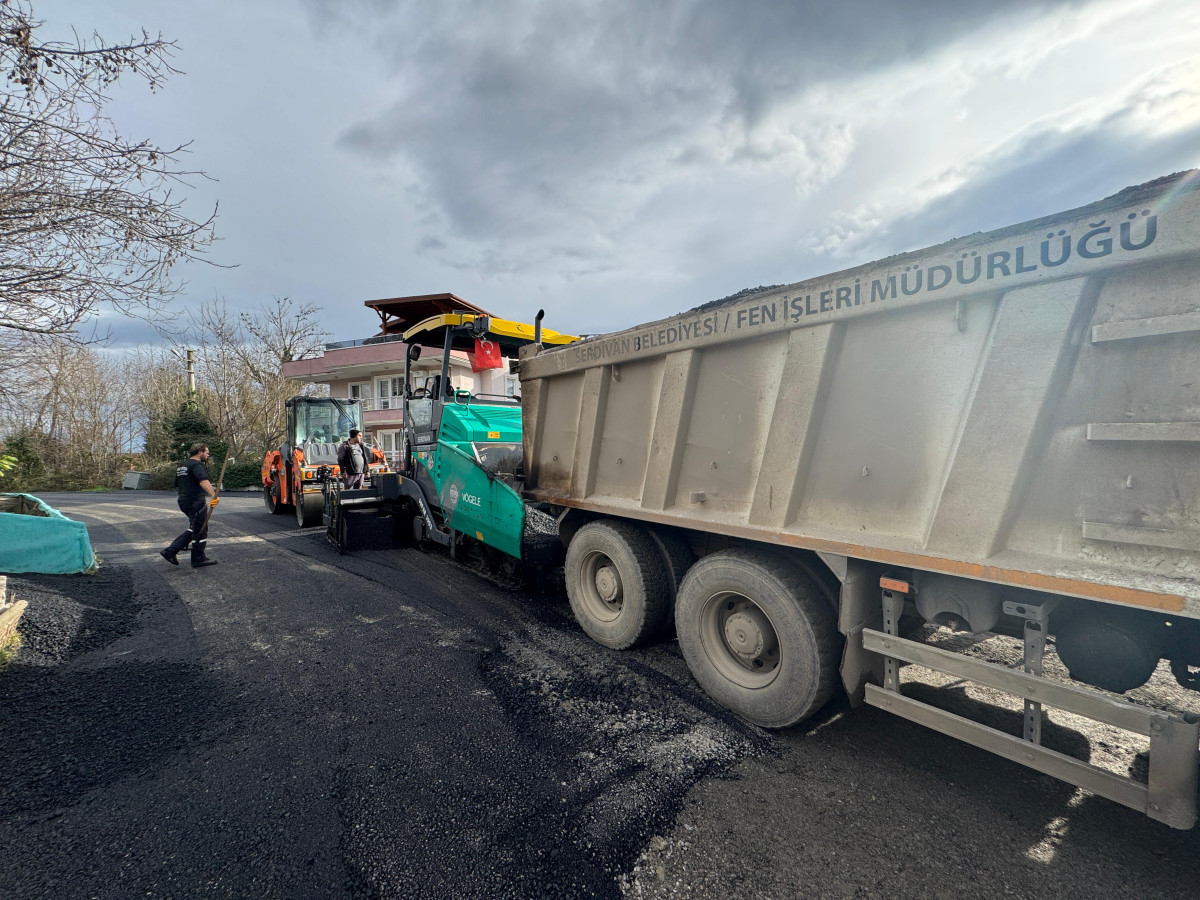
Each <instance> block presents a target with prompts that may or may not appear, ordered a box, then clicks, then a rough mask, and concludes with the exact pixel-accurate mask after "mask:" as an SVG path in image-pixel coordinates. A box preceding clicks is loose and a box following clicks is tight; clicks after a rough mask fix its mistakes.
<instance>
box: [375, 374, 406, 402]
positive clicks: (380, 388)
mask: <svg viewBox="0 0 1200 900" xmlns="http://www.w3.org/2000/svg"><path fill="white" fill-rule="evenodd" d="M375 391H376V394H375V396H376V398H377V399H378V401H379V408H380V409H393V408H395V409H399V408H400V399H399V398H400V397H401V396H402V395H403V393H404V379H403V378H377V379H376V380H375Z"/></svg>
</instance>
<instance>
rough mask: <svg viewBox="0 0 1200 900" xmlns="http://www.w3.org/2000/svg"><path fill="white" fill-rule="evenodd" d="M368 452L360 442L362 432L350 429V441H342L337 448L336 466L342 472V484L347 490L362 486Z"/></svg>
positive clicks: (368, 457)
mask: <svg viewBox="0 0 1200 900" xmlns="http://www.w3.org/2000/svg"><path fill="white" fill-rule="evenodd" d="M370 458H371V457H370V451H369V450H368V449H367V448H366V445H365V444H363V441H362V432H361V431H359V430H358V429H357V428H351V429H350V440H348V441H342V443H341V445H340V446H339V447H338V455H337V460H338V466H339V467H340V468H341V470H342V484H343V485H345V487H346V488H347V489H348V490H353V489H354V488H360V487H362V486H363V478H364V477H365V476H366V474H367V460H369V459H370Z"/></svg>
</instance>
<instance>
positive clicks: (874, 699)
mask: <svg viewBox="0 0 1200 900" xmlns="http://www.w3.org/2000/svg"><path fill="white" fill-rule="evenodd" d="M882 582H883V583H882V584H881V587H882V588H883V631H877V630H875V629H872V628H866V629H864V630H863V632H862V636H863V647H864V649H865V650H868V651H871V652H874V653H878V654H880V655H882V656H883V657H884V679H883V681H884V683H883V686H882V687H880V686H878V685H874V684H868V685H866V702H867V703H868V704H870V705H871V706H874V707H877V708H879V709H882V710H885V711H887V712H891V713H895V714H896V715H898V716H900V717H901V718H905V719H908V720H909V721H912V722H916V723H918V724H920V725H924V726H926V727H928V728H932V729H933V730H935V731H939V732H941V733H942V734H945V735H949V736H950V737H954V738H957V739H959V740H961V741H965V742H966V743H968V744H971V745H973V746H975V747H979V748H980V749H982V750H987V751H989V752H991V753H995V754H996V755H998V756H1002V757H1004V758H1005V759H1008V760H1010V761H1012V762H1015V763H1018V764H1019V765H1023V766H1027V767H1029V768H1031V769H1035V770H1037V771H1039V772H1042V773H1043V774H1046V775H1051V776H1053V777H1055V778H1058V779H1060V780H1062V781H1065V782H1067V783H1068V784H1073V785H1075V786H1076V787H1080V788H1083V789H1084V790H1087V791H1090V792H1091V793H1093V794H1096V795H1098V796H1101V797H1106V798H1107V799H1109V800H1113V801H1115V802H1117V803H1120V804H1122V805H1124V806H1128V807H1130V808H1131V809H1135V810H1138V811H1140V812H1143V813H1145V814H1146V815H1147V816H1149V817H1150V818H1151V819H1155V820H1157V821H1159V822H1162V823H1164V824H1166V825H1169V826H1171V827H1172V828H1180V829H1189V828H1191V827H1192V826H1194V825H1195V824H1196V817H1197V812H1196V787H1197V766H1198V765H1200V749H1198V748H1200V716H1196V715H1188V714H1185V715H1182V716H1175V715H1169V714H1167V713H1164V712H1161V711H1159V710H1154V709H1148V708H1145V707H1142V706H1137V705H1135V704H1133V703H1129V702H1127V701H1119V700H1113V699H1110V698H1109V697H1106V696H1104V695H1102V694H1100V693H1098V692H1096V691H1093V690H1089V689H1087V688H1083V687H1078V686H1075V685H1068V684H1060V683H1058V682H1055V681H1050V680H1048V679H1046V678H1043V677H1042V676H1041V668H1042V657H1043V654H1044V652H1045V647H1046V624H1047V619H1048V617H1049V613H1050V609H1051V608H1052V606H1051V605H1050V604H1052V603H1053V602H1054V601H1052V600H1051V601H1048V603H1046V604H1043V605H1042V606H1040V607H1039V606H1034V605H1031V604H1009V603H1006V604H1005V612H1007V613H1009V614H1010V615H1017V616H1019V617H1021V618H1024V619H1025V652H1024V671H1016V670H1013V669H1008V668H1005V667H1004V666H1000V665H996V664H995V663H988V662H983V661H981V660H976V659H971V658H969V657H965V656H962V655H960V654H957V653H952V652H950V651H947V650H943V649H941V648H938V647H931V646H929V645H928V644H923V643H920V642H917V641H912V640H908V639H905V638H902V637H900V636H899V623H900V615H901V613H902V612H903V609H904V599H905V597H906V596H908V594H909V593H910V592H911V588H910V587H909V586H908V585H907V584H906V583H903V582H897V581H895V580H893V579H888V578H885V579H883V580H882ZM902 662H906V663H913V664H916V665H920V666H924V667H926V668H929V669H932V670H934V671H937V672H941V673H944V674H947V675H952V676H954V677H957V678H962V679H966V680H969V681H972V682H975V683H977V684H980V685H984V686H987V687H991V688H995V689H997V690H1000V691H1004V692H1006V693H1009V694H1014V695H1016V696H1018V697H1021V698H1023V700H1024V701H1025V719H1024V735H1023V736H1022V737H1016V736H1014V735H1011V734H1008V733H1007V732H1004V731H1000V730H998V729H995V728H991V727H989V726H986V725H981V724H979V723H978V722H974V721H972V720H971V719H967V718H964V717H962V716H958V715H955V714H953V713H949V712H946V711H945V710H942V709H939V708H937V707H935V706H931V705H929V704H927V703H922V702H920V701H918V700H914V699H912V698H911V697H906V696H904V695H903V694H902V693H901V690H900V688H901V684H900V664H901V663H902ZM1043 705H1045V706H1050V707H1053V708H1055V709H1061V710H1064V711H1066V712H1070V713H1074V714H1075V715H1079V716H1083V717H1085V718H1089V719H1092V720H1094V721H1097V722H1103V723H1105V724H1107V725H1110V726H1113V727H1115V728H1120V729H1123V730H1125V731H1130V732H1133V733H1136V734H1140V735H1143V736H1145V737H1149V738H1150V753H1149V760H1150V774H1149V781H1148V783H1147V784H1142V783H1141V782H1138V781H1135V780H1133V779H1130V778H1123V777H1121V776H1119V775H1116V774H1114V773H1112V772H1109V771H1107V770H1105V769H1101V768H1099V767H1097V766H1093V765H1092V764H1091V763H1088V762H1084V761H1082V760H1079V759H1075V758H1074V757H1071V756H1067V755H1066V754H1063V753H1059V752H1058V751H1055V750H1051V749H1049V748H1047V747H1043V746H1042V745H1041V737H1042V734H1041V723H1042V719H1043V716H1044V712H1043V709H1042V707H1043Z"/></svg>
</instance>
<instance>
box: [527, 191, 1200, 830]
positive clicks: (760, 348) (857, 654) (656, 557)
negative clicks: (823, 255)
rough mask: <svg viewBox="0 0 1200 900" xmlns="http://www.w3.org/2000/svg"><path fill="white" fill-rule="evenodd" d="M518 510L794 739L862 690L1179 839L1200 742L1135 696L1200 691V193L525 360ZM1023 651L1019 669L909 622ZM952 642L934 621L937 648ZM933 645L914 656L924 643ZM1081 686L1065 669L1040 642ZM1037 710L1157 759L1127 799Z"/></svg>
mask: <svg viewBox="0 0 1200 900" xmlns="http://www.w3.org/2000/svg"><path fill="white" fill-rule="evenodd" d="M519 372H520V377H521V391H522V395H523V396H522V412H523V416H522V428H523V433H522V442H523V454H522V457H523V458H522V467H523V470H522V472H521V482H522V484H521V490H522V492H523V496H524V498H525V499H526V501H527V502H530V503H540V504H548V505H550V507H551V508H552V509H553V510H555V511H556V512H557V515H558V528H559V534H560V538H561V540H562V541H563V543H564V544H565V551H566V552H565V557H566V558H565V572H564V577H565V580H566V587H567V592H568V596H569V600H570V605H571V608H572V610H573V612H574V614H575V617H576V618H577V620H578V621H579V624H580V625H581V626H582V628H583V629H584V631H586V632H587V633H588V634H589V635H590V636H591V637H593V638H594V639H595V640H597V641H599V642H600V643H601V644H604V645H606V646H608V647H612V648H614V649H623V648H626V647H631V646H635V645H637V644H639V643H643V642H645V641H648V640H651V639H653V638H655V637H656V636H657V635H661V634H663V633H664V631H665V630H666V629H668V628H669V627H671V623H672V622H673V625H674V629H675V631H676V633H677V634H678V639H679V645H680V648H681V650H682V653H683V656H684V659H685V660H686V662H687V665H688V667H689V669H690V670H691V673H692V674H693V676H694V677H695V678H696V680H697V681H698V682H699V684H700V685H701V686H702V687H703V688H704V690H705V691H706V692H707V693H708V694H709V695H711V696H712V697H713V698H714V699H715V700H716V701H718V702H719V703H721V704H723V705H724V706H726V707H728V708H729V709H731V710H733V711H734V712H735V713H737V714H738V715H740V716H742V717H744V718H745V719H747V720H749V721H750V722H753V723H757V724H759V725H762V726H765V727H772V728H775V727H783V726H788V725H791V724H793V723H796V722H799V721H801V720H803V719H805V718H806V717H808V716H810V715H811V714H812V713H814V712H815V711H816V710H817V709H818V708H820V707H821V706H822V705H823V704H824V703H825V702H826V701H827V700H829V698H830V697H831V695H832V694H833V692H834V691H835V689H836V688H837V687H838V686H839V683H840V686H841V687H842V688H843V689H844V690H845V691H846V693H847V694H848V695H849V697H850V698H851V701H852V703H854V704H855V705H857V704H861V703H866V704H869V705H871V706H874V707H878V708H880V709H883V710H887V711H890V712H892V713H894V714H896V715H899V716H902V717H904V718H907V719H910V720H912V721H914V722H918V723H921V724H923V725H925V726H928V727H929V728H932V729H935V730H937V731H940V732H942V733H944V734H948V735H951V736H953V737H956V738H959V739H961V740H964V741H967V742H969V743H971V744H974V745H976V746H978V747H982V748H984V749H986V750H989V751H991V752H993V753H996V754H999V755H1001V756H1003V757H1006V758H1008V759H1010V760H1013V761H1015V762H1017V763H1019V764H1022V765H1026V766H1029V767H1031V768H1034V769H1037V770H1039V771H1041V772H1043V773H1047V774H1050V775H1052V776H1055V777H1057V778H1060V779H1063V780H1065V781H1067V782H1070V783H1072V784H1075V785H1077V786H1080V787H1083V788H1085V789H1086V790H1088V791H1091V792H1093V793H1095V794H1098V795H1101V796H1104V797H1108V798H1110V799H1112V800H1115V801H1117V802H1118V803H1122V804H1124V805H1126V806H1129V807H1132V808H1135V809H1137V810H1141V811H1143V812H1145V813H1146V814H1147V815H1149V816H1150V817H1151V818H1154V819H1157V820H1159V821H1162V822H1164V823H1166V824H1168V825H1170V826H1173V827H1176V828H1190V827H1192V826H1193V825H1194V823H1195V821H1196V788H1197V764H1198V756H1197V747H1198V743H1200V724H1198V722H1200V718H1198V717H1197V716H1195V715H1191V714H1188V713H1183V712H1175V713H1168V712H1164V711H1161V710H1158V709H1152V708H1148V707H1146V706H1141V705H1137V704H1134V703H1131V702H1129V701H1127V700H1126V699H1124V698H1123V697H1121V696H1120V694H1122V693H1123V692H1125V691H1128V690H1131V689H1133V688H1135V687H1137V686H1138V685H1141V684H1143V683H1145V682H1146V680H1147V679H1148V678H1150V676H1151V674H1152V673H1153V672H1154V671H1155V669H1156V667H1157V666H1159V664H1160V661H1163V660H1166V661H1167V662H1168V663H1169V665H1170V667H1171V670H1172V672H1173V673H1174V675H1175V677H1176V678H1177V679H1178V681H1179V683H1180V684H1181V685H1183V686H1184V687H1189V688H1192V689H1195V688H1196V687H1197V676H1196V668H1197V667H1198V666H1200V580H1198V578H1200V177H1198V174H1197V172H1188V173H1184V174H1180V175H1175V176H1170V177H1166V178H1162V179H1159V180H1157V181H1154V182H1151V183H1148V184H1145V185H1141V186H1139V187H1136V188H1131V189H1126V190H1124V191H1122V192H1120V193H1118V194H1116V195H1115V196H1112V197H1110V198H1108V199H1106V200H1103V201H1100V202H1097V203H1094V204H1092V205H1089V206H1085V207H1082V208H1079V209H1074V210H1071V211H1069V212H1063V213H1060V214H1056V215H1050V216H1046V217H1045V218H1041V219H1037V220H1034V221H1030V222H1025V223H1023V224H1020V225H1016V226H1013V227H1009V228H1003V229H1000V230H997V231H992V232H988V233H985V234H974V235H971V236H968V237H964V238H959V239H957V240H952V241H949V242H947V243H943V244H940V245H938V246H934V247H930V248H928V249H924V250H919V251H916V252H909V253H903V254H900V255H897V256H892V257H889V258H887V259H883V260H880V261H878V262H874V263H870V264H867V265H862V266H858V267H856V268H852V269H848V270H846V271H841V272H837V273H835V274H832V275H829V276H826V277H822V278H815V279H811V280H807V281H802V282H799V283H797V284H791V285H787V286H786V287H780V288H774V289H770V290H767V291H764V292H760V293H756V294H753V295H751V296H747V297H743V298H741V299H738V300H736V301H734V302H730V303H719V302H718V303H714V304H708V305H705V306H701V307H698V308H696V309H693V310H691V311H689V312H687V313H683V314H681V315H677V316H674V317H672V318H668V319H663V320H660V321H656V322H653V323H649V324H646V325H642V326H638V327H635V328H630V329H627V330H625V331H621V332H617V333H612V334H604V335H600V336H595V337H592V338H590V339H587V340H584V341H580V342H576V343H570V344H566V345H562V346H551V345H548V344H546V343H544V342H538V341H536V340H535V341H534V342H533V343H531V344H530V345H529V346H527V347H526V348H524V349H523V350H522V351H521V358H520V363H519ZM914 618H915V619H916V621H917V622H918V623H922V622H923V623H930V625H937V626H945V627H949V628H952V629H955V630H959V631H963V632H971V633H975V634H988V633H995V632H999V633H1003V634H1008V635H1010V636H1012V637H1015V638H1019V639H1021V641H1022V643H1021V645H1020V646H1022V647H1023V649H1024V659H1023V665H1021V666H1020V667H1019V668H1013V667H1006V666H1000V665H996V664H993V663H989V662H984V661H981V660H978V659H974V658H971V657H969V656H966V655H963V654H961V653H957V652H952V651H950V650H947V649H945V648H944V647H939V646H934V645H933V644H932V643H931V642H928V641H924V640H919V639H915V638H914V633H913V630H911V629H908V628H907V627H903V626H902V624H901V623H902V619H904V621H912V620H913V619H914ZM929 627H930V626H929V625H923V626H922V628H923V629H924V631H925V632H927V631H928V629H929ZM922 633H924V632H922V630H921V629H917V630H916V634H917V636H919V635H920V634H922ZM1048 637H1053V644H1054V649H1055V651H1056V653H1057V655H1058V657H1059V659H1060V660H1061V662H1062V663H1063V664H1064V665H1065V666H1066V668H1067V669H1068V670H1069V672H1070V675H1071V679H1072V680H1070V681H1068V680H1067V679H1065V678H1059V679H1052V678H1049V677H1045V676H1044V675H1042V674H1041V672H1042V664H1043V659H1044V655H1045V653H1046V646H1047V638H1048ZM908 664H916V665H919V666H922V667H925V668H927V669H932V670H934V671H936V672H940V673H945V674H948V675H951V676H954V677H955V678H957V679H962V680H966V681H971V682H974V683H976V684H979V685H984V686H987V687H989V688H993V689H996V690H1000V691H1004V692H1006V693H1008V694H1010V695H1012V696H1013V697H1014V698H1016V699H1017V702H1018V704H1019V703H1020V701H1021V700H1022V699H1023V701H1024V716H1023V720H1022V721H1023V723H1024V731H1023V733H1022V734H1020V735H1017V734H1010V733H1007V732H1005V731H1001V730H998V729H996V728H993V727H990V726H988V725H986V724H982V723H980V722H976V721H974V720H972V719H968V718H965V717H962V716H959V715H956V714H952V713H950V712H947V711H945V710H943V709H940V708H938V707H936V706H934V705H932V704H929V703H925V702H921V701H919V700H918V699H916V698H914V697H913V696H910V695H908V694H906V693H905V692H904V691H903V690H901V667H902V666H904V665H908ZM1044 707H1051V708H1055V709H1059V710H1064V711H1067V712H1070V713H1073V714H1076V715H1080V716H1084V717H1088V718H1090V719H1093V720H1096V721H1100V722H1104V723H1107V724H1109V725H1111V726H1114V727H1117V728H1122V729H1125V730H1127V731H1131V732H1134V733H1138V734H1141V735H1143V736H1144V737H1146V738H1148V744H1149V775H1148V779H1147V780H1145V781H1142V780H1136V779H1132V778H1126V777H1123V776H1121V775H1118V774H1115V773H1113V772H1110V771H1108V770H1105V769H1102V768H1099V767H1096V766H1094V765H1091V764H1090V763H1089V762H1086V761H1083V760H1080V759H1076V758H1074V757H1072V756H1069V755H1066V754H1063V753H1060V752H1057V751H1055V750H1053V749H1050V748H1048V747H1044V746H1042V741H1041V728H1042V722H1043V715H1044Z"/></svg>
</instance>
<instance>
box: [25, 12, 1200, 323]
mask: <svg viewBox="0 0 1200 900" xmlns="http://www.w3.org/2000/svg"><path fill="white" fill-rule="evenodd" d="M35 4H36V5H35V12H36V13H37V14H38V16H39V17H40V18H43V19H45V20H47V27H46V30H45V34H46V35H47V36H49V35H51V34H61V33H62V31H63V29H64V28H66V27H68V26H71V25H73V26H74V27H75V28H77V29H78V30H80V31H81V32H89V31H91V30H92V29H93V28H94V29H98V30H99V31H100V33H101V34H102V35H103V36H104V37H105V38H106V39H108V40H110V41H116V40H119V39H123V38H125V37H127V36H128V35H129V34H131V33H135V32H138V31H140V29H141V28H143V27H144V28H145V29H147V30H148V31H150V32H151V33H152V34H153V33H156V32H159V31H161V32H162V33H163V35H164V36H165V37H166V38H168V39H170V40H174V41H177V42H178V44H179V51H178V53H177V54H176V57H175V64H176V65H177V66H178V68H180V69H182V70H183V71H184V72H185V73H186V74H184V75H180V76H178V77H176V78H174V79H172V80H171V81H170V82H168V84H167V85H166V87H165V89H164V90H162V91H160V92H158V93H156V94H150V93H149V91H148V90H146V89H145V88H144V87H143V86H142V85H141V84H138V83H136V82H133V81H129V82H126V83H123V84H122V85H121V86H119V88H118V89H117V92H116V95H117V102H116V103H115V104H114V106H113V107H112V109H111V113H112V115H113V118H114V119H115V120H116V122H117V125H118V128H119V129H120V130H121V131H122V132H123V133H124V134H125V135H126V136H130V137H151V138H153V139H155V140H157V141H160V142H162V143H164V144H167V143H172V142H180V141H186V140H191V141H192V142H193V144H192V156H191V158H190V159H189V160H188V163H189V165H192V166H194V167H196V168H200V169H203V170H204V171H205V172H207V173H208V174H209V175H210V176H211V177H212V178H213V179H215V181H212V182H197V183H196V185H195V187H194V189H193V190H192V191H191V192H190V197H191V202H193V203H194V204H195V214H196V215H203V210H204V209H205V208H206V207H208V206H211V204H212V203H214V202H217V201H219V203H220V218H219V220H218V233H219V235H220V237H221V239H222V240H221V242H220V243H218V244H217V245H215V247H214V249H213V251H212V253H211V256H212V258H213V259H214V260H215V261H217V262H220V263H224V264H229V265H235V266H236V268H228V269H218V268H213V267H209V266H203V265H199V266H198V265H194V264H193V265H189V266H188V267H187V269H186V271H185V272H184V273H183V274H184V276H185V277H186V278H187V279H188V281H189V289H188V293H187V297H188V298H189V300H190V301H194V302H199V301H201V300H203V299H205V298H209V297H212V296H214V295H215V294H219V295H221V296H223V297H224V298H225V299H226V300H227V301H228V302H229V303H230V304H231V305H234V306H235V307H243V306H245V307H249V306H254V305H256V304H257V303H258V302H260V301H261V300H264V299H269V298H270V297H272V296H290V297H292V298H295V299H297V300H303V301H313V302H316V303H317V304H319V305H320V306H321V307H322V308H323V313H322V315H323V317H324V320H325V323H326V327H327V329H328V331H329V332H330V339H331V340H344V339H349V338H358V337H366V336H369V335H370V334H373V333H374V332H375V331H376V330H377V328H378V320H377V319H376V318H375V316H374V314H373V313H371V312H370V311H369V310H366V309H365V308H364V307H363V305H362V304H363V301H365V300H370V299H374V298H379V297H393V296H402V295H408V294H422V293H434V292H442V291H450V292H452V293H455V294H457V295H458V296H460V297H463V298H464V299H467V300H470V301H471V302H473V303H476V304H478V305H480V306H483V307H485V308H488V309H490V310H491V311H493V312H495V313H497V314H499V315H503V316H506V317H509V318H516V319H522V320H532V317H533V315H534V313H535V312H536V310H537V309H538V308H539V307H544V308H545V309H546V312H547V322H546V324H547V326H548V327H550V328H554V329H556V330H560V331H567V332H573V333H593V332H602V331H614V330H618V329H621V328H626V327H629V326H632V325H636V324H639V323H641V322H646V321H650V320H652V319H655V318H660V317H662V316H666V315H671V314H673V313H676V312H680V311H682V310H685V309H688V308H690V307H693V306H695V305H697V304H699V303H703V302H705V301H708V300H713V299H716V298H719V297H723V296H726V295H728V294H731V293H734V292H735V291H738V290H740V289H742V288H746V287H753V286H757V285H760V284H776V283H790V282H795V281H800V280H802V279H805V278H811V277H816V276H819V275H823V274H826V273H829V272H833V271H836V270H839V269H844V268H846V267H848V266H852V265H858V264H860V263H864V262H869V261H871V260H873V259H877V258H880V257H883V256H886V255H889V254H891V253H896V252H900V251H904V250H916V249H920V248H921V247H925V246H928V245H931V244H934V243H938V242H941V241H943V240H947V239H950V238H953V237H958V236H960V235H963V234H967V233H970V232H974V231H985V230H989V229H992V228H997V227H1001V226H1005V225H1010V224H1015V223H1017V222H1020V221H1024V220H1026V219H1030V218H1034V217H1036V216H1040V215H1044V214H1048V213H1053V212H1057V211H1059V210H1062V209H1067V208H1070V207H1073V206H1079V205H1082V204H1085V203H1088V202H1090V201H1093V200H1097V199H1100V198H1101V197H1104V196H1108V195H1110V194H1112V193H1114V192H1116V191H1118V190H1120V189H1121V188H1123V187H1125V186H1127V185H1130V184H1136V183H1140V182H1143V181H1148V180H1150V179H1152V178H1155V177H1157V176H1160V175H1165V174H1168V173H1170V172H1174V171H1178V170H1180V169H1187V168H1192V167H1195V166H1197V165H1200V3H1196V2H1183V0H1115V2H1114V0H1094V2H1082V0H1080V2H1062V3H1054V2H1015V0H1007V2H999V3H998V2H995V0H905V2H900V0H841V2H838V0H825V2H816V0H811V2H799V0H786V2H736V0H700V2H670V0H661V2H652V0H603V2H601V0H514V2H508V0H487V2H483V0H480V2H474V0H432V2H405V0H240V2H233V0H214V2H208V3H179V2H168V0H120V2H115V0H35ZM113 324H114V331H115V332H116V333H117V335H118V337H119V338H120V339H121V340H122V341H124V342H136V341H138V340H143V339H145V338H146V335H147V333H148V332H147V330H146V329H145V328H141V327H138V326H135V325H127V324H120V323H113Z"/></svg>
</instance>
